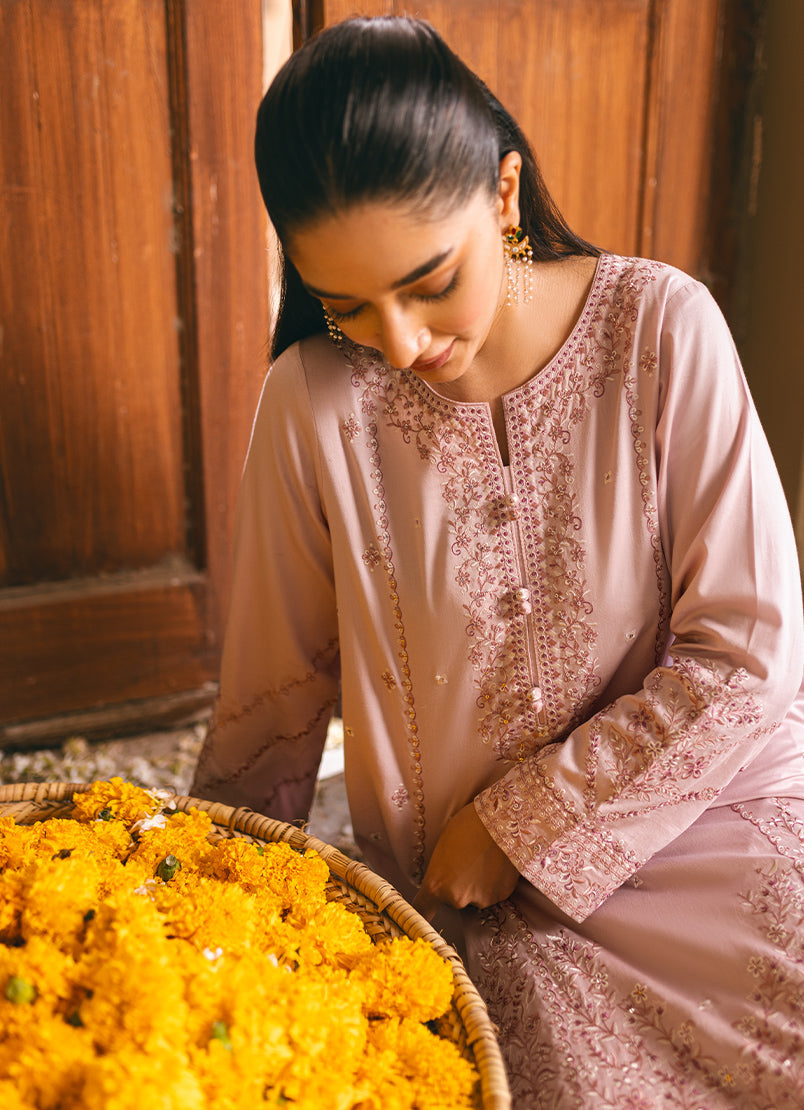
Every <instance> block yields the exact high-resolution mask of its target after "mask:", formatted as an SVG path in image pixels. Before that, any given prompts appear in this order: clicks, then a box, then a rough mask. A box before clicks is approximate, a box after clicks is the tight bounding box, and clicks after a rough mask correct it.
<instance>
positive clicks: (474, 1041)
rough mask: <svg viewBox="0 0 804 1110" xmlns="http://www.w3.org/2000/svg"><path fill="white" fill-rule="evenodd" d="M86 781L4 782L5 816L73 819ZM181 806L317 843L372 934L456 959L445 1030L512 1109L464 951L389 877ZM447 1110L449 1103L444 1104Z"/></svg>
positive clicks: (483, 1094) (247, 818) (202, 804)
mask: <svg viewBox="0 0 804 1110" xmlns="http://www.w3.org/2000/svg"><path fill="white" fill-rule="evenodd" d="M87 789H88V784H86V783H17V784H15V785H13V786H0V814H2V815H4V816H10V817H13V818H14V819H15V821H17V823H18V824H21V825H30V824H33V822H35V821H46V820H48V819H49V818H52V817H70V816H71V813H72V808H73V807H72V798H73V795H74V794H78V793H82V792H83V791H85V790H87ZM172 800H173V801H174V802H175V804H176V808H177V809H180V810H184V811H185V812H187V811H188V810H190V809H193V808H195V809H200V810H205V811H206V812H207V813H208V814H209V816H210V818H211V819H212V822H213V824H214V825H215V828H216V829H217V831H218V833H219V834H220V835H221V836H225V837H231V836H241V837H245V838H246V839H249V840H254V841H265V842H271V841H285V842H286V843H288V844H290V845H291V847H293V848H295V849H296V850H297V851H299V852H303V851H305V850H306V849H308V848H314V849H315V851H316V852H318V854H319V855H320V856H321V857H322V859H324V861H325V862H326V864H327V866H328V867H329V872H330V881H329V884H328V897H329V898H330V899H331V900H333V901H338V902H341V903H342V904H343V905H345V906H346V907H347V908H348V909H350V910H352V911H354V912H356V913H357V914H358V916H359V917H360V918H361V920H362V922H363V924H364V927H365V928H366V931H367V932H368V933H369V935H370V936H371V937H372V938H373V939H375V940H382V939H384V938H390V937H398V936H402V935H405V936H408V937H411V938H412V939H417V938H421V939H423V940H426V941H427V942H428V943H429V944H431V945H432V946H433V948H434V949H435V950H436V951H437V952H438V953H439V955H441V956H443V957H444V959H446V960H448V961H449V963H450V964H451V965H452V972H453V979H454V983H455V992H454V994H453V999H452V1007H451V1009H450V1011H449V1012H448V1014H447V1016H446V1018H445V1020H444V1022H443V1028H442V1030H441V1032H442V1035H444V1036H447V1037H449V1038H450V1040H452V1041H453V1042H454V1043H455V1044H456V1045H457V1046H458V1048H459V1049H460V1050H461V1052H462V1053H463V1054H464V1056H466V1058H467V1059H468V1060H471V1062H472V1063H473V1064H474V1065H475V1067H476V1068H477V1071H478V1074H479V1076H480V1102H479V1104H478V1105H479V1108H480V1110H510V1107H511V1096H510V1094H509V1091H508V1082H507V1080H506V1076H505V1068H504V1065H503V1062H502V1057H501V1055H500V1050H499V1046H498V1044H497V1039H496V1037H495V1034H494V1027H493V1026H492V1024H491V1021H490V1019H489V1016H488V1013H487V1011H486V1006H485V1003H484V1002H483V1000H482V999H481V997H480V995H479V994H478V993H477V990H476V989H475V987H474V986H473V985H472V982H471V981H470V979H469V977H468V975H467V974H466V969H465V968H464V966H463V963H462V962H461V960H460V958H459V956H458V955H457V953H456V952H455V950H454V949H453V948H451V947H450V946H449V945H448V944H447V943H446V942H445V941H444V940H443V938H442V937H441V936H440V935H439V934H438V933H437V932H436V931H435V929H433V928H432V926H431V925H429V924H428V922H427V921H426V920H425V919H424V918H423V917H422V916H421V915H420V914H418V913H417V912H416V911H415V910H414V909H413V907H412V906H411V905H410V904H409V903H408V902H406V901H405V900H404V899H403V898H402V896H401V895H400V894H399V893H398V892H397V891H396V890H395V889H394V887H392V886H391V885H390V883H387V882H385V880H384V879H381V878H379V876H378V875H375V873H374V872H373V871H371V870H370V869H369V868H368V867H366V866H365V865H364V864H362V863H357V862H356V861H355V860H351V859H349V858H348V857H347V856H345V855H344V854H343V853H342V852H339V851H338V850H337V848H333V847H332V846H331V845H329V844H325V843H324V842H323V841H322V840H318V839H317V838H316V837H313V836H308V835H307V834H306V833H304V832H302V831H301V830H300V829H297V828H295V827H294V826H293V825H288V824H286V823H285V822H284V821H274V820H273V819H272V818H270V817H263V816H261V815H260V814H258V813H254V812H253V811H252V810H250V809H233V808H232V807H231V806H225V805H220V804H219V803H218V802H208V801H203V800H201V799H199V798H188V797H181V796H178V795H176V796H173V798H172ZM445 1110H446V1108H445Z"/></svg>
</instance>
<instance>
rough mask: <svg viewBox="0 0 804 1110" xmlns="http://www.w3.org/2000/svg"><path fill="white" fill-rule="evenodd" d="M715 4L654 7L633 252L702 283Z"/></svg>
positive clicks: (716, 57)
mask: <svg viewBox="0 0 804 1110" xmlns="http://www.w3.org/2000/svg"><path fill="white" fill-rule="evenodd" d="M721 7H722V4H721V3H720V2H719V0H695V2H691V0H664V2H663V3H658V4H657V5H656V22H655V26H654V33H653V48H652V56H651V72H652V80H651V89H650V97H649V101H648V111H647V122H648V126H647V135H646V164H645V181H644V194H645V200H644V205H643V211H644V218H643V226H642V232H641V235H640V240H639V253H640V254H642V255H644V256H646V257H649V258H658V259H661V260H662V261H663V262H670V263H672V264H673V265H675V266H678V267H680V269H682V270H686V271H687V272H688V273H691V274H694V275H695V276H696V277H701V278H706V277H707V276H708V269H709V264H708V260H707V258H706V248H707V245H708V236H707V224H708V222H709V220H710V218H711V205H712V202H713V198H712V195H711V183H712V171H713V165H712V162H713V128H714V120H715V110H716V105H717V97H718V88H719V84H720V80H721V78H720V74H719V66H720V64H721V61H722V59H721V57H720V46H721V39H720V32H721V23H722V12H721Z"/></svg>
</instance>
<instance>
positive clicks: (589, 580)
mask: <svg viewBox="0 0 804 1110" xmlns="http://www.w3.org/2000/svg"><path fill="white" fill-rule="evenodd" d="M256 157H257V168H258V173H259V178H260V185H261V188H262V192H263V197H264V199H265V203H266V206H267V209H268V212H269V214H270V217H271V219H272V221H273V224H274V226H275V228H276V230H277V233H278V236H279V239H280V242H281V245H282V250H283V257H284V278H285V281H284V291H283V302H282V307H281V312H280V317H279V322H278V326H277V329H276V334H275V338H274V350H273V355H274V358H275V362H274V365H273V367H272V369H271V372H270V374H269V375H268V378H267V381H266V384H265V390H264V394H263V397H262V400H261V404H260V408H259V413H258V416H257V420H256V423H255V427H254V432H253V437H252V443H251V447H250V451H249V457H248V462H247V466H246V471H245V475H244V480H243V488H242V494H241V501H240V508H239V524H238V541H237V552H236V575H235V586H234V598H233V603H232V609H231V616H230V623H229V629H228V634H227V640H226V647H225V654H224V662H223V671H222V680H221V696H220V702H219V705H218V709H217V714H216V723H215V726H214V728H213V729H212V730H211V733H210V736H209V739H208V741H207V743H206V746H205V749H204V751H203V753H202V757H201V759H200V762H199V767H198V771H197V776H196V781H195V784H194V790H195V792H196V793H197V794H198V795H200V796H207V797H215V798H218V799H221V800H223V801H226V802H229V803H231V804H234V805H242V804H245V805H249V806H251V807H253V808H254V809H256V810H259V811H263V812H266V813H270V814H271V815H273V816H276V817H279V818H282V819H284V820H288V821H300V820H304V819H306V817H307V814H308V811H309V807H310V803H311V800H312V797H313V791H314V785H315V776H316V771H317V767H318V762H319V759H320V755H321V750H322V746H323V743H324V738H325V733H326V728H327V722H328V718H329V716H330V713H331V711H332V708H333V706H334V704H335V702H336V698H337V696H338V689H339V682H340V684H341V687H342V703H343V717H344V725H345V734H346V744H345V758H346V780H347V788H348V793H349V799H350V806H351V811H352V818H353V825H354V828H355V834H356V838H357V841H358V844H359V845H360V847H361V849H362V851H363V852H364V853H365V856H366V858H367V860H368V862H369V863H370V864H371V866H372V867H374V868H375V869H376V870H377V871H379V872H381V873H382V874H384V875H385V876H386V877H388V878H389V879H390V880H391V881H392V882H393V883H394V884H395V885H396V886H397V887H398V888H399V889H400V890H401V891H402V892H403V894H405V895H406V896H407V897H409V898H411V899H414V898H415V904H416V905H417V906H419V907H420V908H421V910H422V912H424V913H426V914H427V915H428V916H433V915H435V920H436V923H437V924H438V925H439V927H441V928H442V929H444V930H445V931H447V932H448V934H449V935H450V937H451V938H452V939H453V940H455V942H456V943H459V944H460V945H461V948H462V951H463V952H465V956H466V960H467V963H468V966H469V970H470V973H471V974H472V975H473V977H474V979H475V981H476V983H477V984H478V986H479V988H480V990H481V992H482V993H483V994H484V996H485V997H486V999H487V1001H488V1004H489V1008H490V1012H491V1016H492V1018H493V1020H494V1021H495V1022H496V1023H497V1025H498V1026H499V1028H500V1037H501V1042H502V1046H503V1050H504V1052H505V1055H506V1058H507V1062H508V1068H509V1075H510V1081H511V1086H512V1092H513V1099H514V1105H515V1106H516V1107H518V1108H530V1107H551V1108H559V1107H560V1108H565V1107H567V1108H568V1107H595V1108H596V1107H618V1108H619V1107H632V1108H636V1107H656V1106H662V1107H703V1106H705V1107H707V1108H713V1107H720V1106H741V1107H769V1106H773V1107H776V1108H781V1107H793V1106H800V1105H801V1104H802V1100H804V1053H802V1051H801V1048H802V1036H804V1015H802V1002H801V999H802V997H804V989H802V988H804V976H802V970H803V964H802V956H804V951H803V948H804V946H803V945H802V938H801V918H802V913H803V912H804V885H803V884H802V863H803V861H804V833H803V831H802V830H803V826H802V816H804V777H803V776H802V763H801V751H802V735H803V734H804V694H802V672H803V671H804V664H803V660H804V634H803V632H802V613H801V592H800V581H799V573H798V567H797V562H796V553H795V547H794V542H793V538H792V530H791V528H790V522H789V518H788V514H787V510H786V507H785V503H784V498H783V495H782V492H781V489H780V486H779V481H778V478H777V476H776V473H775V470H774V466H773V463H772V460H771V457H770V453H769V450H768V447H767V444H766V442H765V439H764V437H763V434H762V431H761V429H760V427H759V424H758V421H757V417H756V415H755V412H754V410H753V407H752V404H751V401H750V398H749V396H748V392H747V388H746V385H745V382H744V379H743V377H742V373H741V370H740V368H739V364H738V361H737V356H736V354H735V351H734V347H733V344H732V341H731V338H730V336H729V333H728V330H727V328H726V325H725V323H724V322H723V319H722V317H721V315H720V313H719V312H718V310H717V308H716V307H715V305H714V303H713V301H712V300H711V298H710V296H709V295H708V293H707V292H706V290H705V289H704V288H703V287H701V286H700V285H699V284H697V283H696V282H695V281H693V280H692V279H690V278H688V277H687V276H686V275H684V274H682V273H680V272H678V271H677V270H674V269H672V268H670V267H667V266H664V265H660V264H658V263H653V262H648V261H645V260H638V259H636V260H635V259H624V258H619V257H616V256H613V255H610V254H605V253H602V252H600V251H598V250H597V249H595V248H594V247H592V246H590V245H589V244H588V243H586V242H584V241H583V240H581V239H579V238H578V237H577V236H576V235H574V234H573V233H572V232H571V231H570V230H569V229H568V228H567V226H566V225H565V223H564V222H563V220H562V219H561V217H560V215H559V214H558V213H557V211H556V209H555V207H554V205H553V204H552V202H551V201H550V198H549V196H548V194H547V191H546V189H545V187H544V184H543V182H542V180H541V178H540V176H539V173H538V170H537V168H536V166H535V163H534V161H533V158H532V156H531V154H530V152H529V150H528V148H527V143H526V142H525V140H524V138H523V136H522V134H521V132H520V131H519V129H518V127H517V126H516V124H515V123H514V122H513V120H512V119H511V118H510V116H509V115H508V113H507V112H506V111H505V110H504V109H503V108H502V107H501V105H500V104H499V103H498V102H497V101H496V100H495V98H494V97H493V96H492V95H491V94H490V93H489V92H488V90H487V89H486V88H485V87H484V86H483V85H482V84H481V83H480V82H479V81H478V79H477V78H476V77H474V75H472V74H471V73H470V72H469V71H468V70H467V69H466V67H465V66H463V64H462V63H461V62H460V61H459V60H458V59H457V58H456V57H455V56H454V55H453V54H452V53H451V52H450V51H449V50H448V48H447V47H446V46H445V45H444V43H443V42H442V41H441V40H440V39H439V37H438V36H437V35H436V34H435V32H434V31H433V30H432V29H431V28H429V27H428V26H427V25H425V24H422V23H419V22H415V21H412V20H407V19H403V18H382V19H375V20H355V21H348V22H347V23H345V24H342V25H339V26H337V27H334V28H332V29H330V30H328V31H325V32H324V33H322V34H321V35H320V36H319V37H318V38H317V39H315V40H313V41H312V42H311V43H308V44H307V45H306V46H305V47H303V48H302V49H301V50H300V51H298V52H297V53H296V54H295V55H294V56H293V58H291V60H290V61H289V62H288V63H287V65H286V66H285V67H284V68H283V70H282V71H281V72H280V74H279V75H278V77H277V78H276V80H275V81H274V83H273V85H272V86H271V88H270V90H269V91H268V93H267V95H266V97H265V99H264V101H263V103H262V105H261V107H260V112H259V116H258V125H257V137H256ZM299 341H300V342H299Z"/></svg>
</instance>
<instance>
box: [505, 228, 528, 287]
mask: <svg viewBox="0 0 804 1110" xmlns="http://www.w3.org/2000/svg"><path fill="white" fill-rule="evenodd" d="M503 251H504V253H505V279H506V285H507V294H506V298H505V303H506V304H507V305H512V304H518V303H519V299H520V285H521V286H522V303H523V304H529V303H530V301H531V300H532V298H533V266H532V263H533V249H532V247H531V245H530V243H529V242H528V236H527V235H525V234H524V232H523V231H522V228H521V227H519V226H517V227H509V228H508V230H507V231H504V232H503Z"/></svg>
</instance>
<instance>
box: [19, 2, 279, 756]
mask: <svg viewBox="0 0 804 1110" xmlns="http://www.w3.org/2000/svg"><path fill="white" fill-rule="evenodd" d="M266 10H267V8H266ZM264 14H265V13H264V9H263V6H262V4H261V0H247V2H243V3H239V4H237V5H221V4H219V3H217V2H216V0H192V3H190V2H188V0H120V2H116V3H114V4H108V3H104V2H102V0H37V2H35V3H34V2H33V0H9V2H8V3H4V4H3V5H2V6H0V64H4V71H3V72H4V76H6V77H10V79H9V80H8V82H7V83H8V90H6V89H5V88H4V94H5V92H6V91H8V93H9V95H8V96H7V97H5V99H4V100H3V101H0V125H2V126H1V127H0V154H2V162H3V171H2V172H3V176H2V179H0V182H1V184H0V212H2V214H0V246H2V248H3V252H4V254H3V257H4V261H5V262H7V265H6V266H5V267H4V268H2V269H0V307H1V308H2V321H0V322H1V323H2V329H3V330H2V331H0V339H2V338H4V340H5V353H4V363H3V364H4V370H3V374H4V375H5V377H4V379H3V380H2V381H0V388H2V389H3V405H2V408H1V409H0V467H2V478H0V551H2V553H3V555H2V558H3V559H4V560H5V564H4V565H5V580H3V579H1V578H0V585H2V584H3V581H5V588H4V589H1V590H0V742H3V741H4V740H6V741H9V740H11V742H13V743H14V744H15V745H19V744H23V743H25V737H26V736H28V737H30V738H32V741H33V742H37V740H41V739H42V738H43V737H45V736H50V735H58V733H57V732H54V731H53V730H54V729H57V728H58V722H60V721H61V722H65V721H68V720H74V721H80V722H81V727H82V728H84V727H86V728H87V729H88V731H90V732H92V731H93V729H92V728H91V727H90V725H89V723H88V713H87V711H88V710H90V709H92V708H98V710H99V711H98V714H97V719H98V720H102V721H103V722H104V727H105V729H106V730H112V729H113V721H114V720H115V719H117V720H120V721H122V722H123V724H124V725H125V726H126V727H136V715H137V711H138V707H139V709H140V710H141V713H142V715H143V719H147V720H148V721H149V722H151V723H155V722H156V720H157V719H158V716H157V715H158V714H159V713H160V712H164V714H165V719H173V718H174V717H175V713H176V712H177V711H178V710H181V708H182V707H186V706H188V705H190V704H193V705H196V706H197V704H198V697H199V695H198V694H196V693H194V692H197V691H201V695H200V696H201V697H202V698H205V699H206V700H207V701H209V700H210V699H211V697H212V693H213V687H212V681H213V680H214V679H215V678H216V677H217V669H218V662H219V650H220V642H221V632H222V625H223V619H224V615H225V609H226V599H227V595H228V589H229V582H228V578H229V563H230V550H231V540H232V522H233V516H234V506H235V501H236V494H237V488H238V484H239V479H240V473H241V470H242V465H243V460H244V458H245V453H246V448H247V444H248V437H249V432H250V428H251V421H252V417H253V413H254V409H255V407H256V402H257V399H258V395H259V389H260V386H261V383H262V380H263V377H264V374H265V369H266V347H267V315H268V289H267V264H266V261H267V255H266V250H265V248H266V219H265V215H264V211H263V207H262V203H261V200H260V196H259V190H258V187H257V182H256V175H255V172H254V169H253V153H252V148H253V122H254V116H255V113H256V108H257V105H258V103H259V98H260V96H261V93H262V90H263V49H262V47H263V17H264ZM284 22H285V25H286V30H285V33H286V34H287V18H285V20H284ZM265 26H266V28H267V29H268V32H269V33H270V31H271V21H270V20H269V19H267V18H266V21H265ZM6 63H7V64H6ZM4 85H5V82H4ZM34 94H36V95H35V96H34ZM32 105H33V106H34V108H35V111H34V112H33V114H32V111H31V106H32ZM9 583H13V584H12V585H9ZM115 707H117V710H116V709H115Z"/></svg>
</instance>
